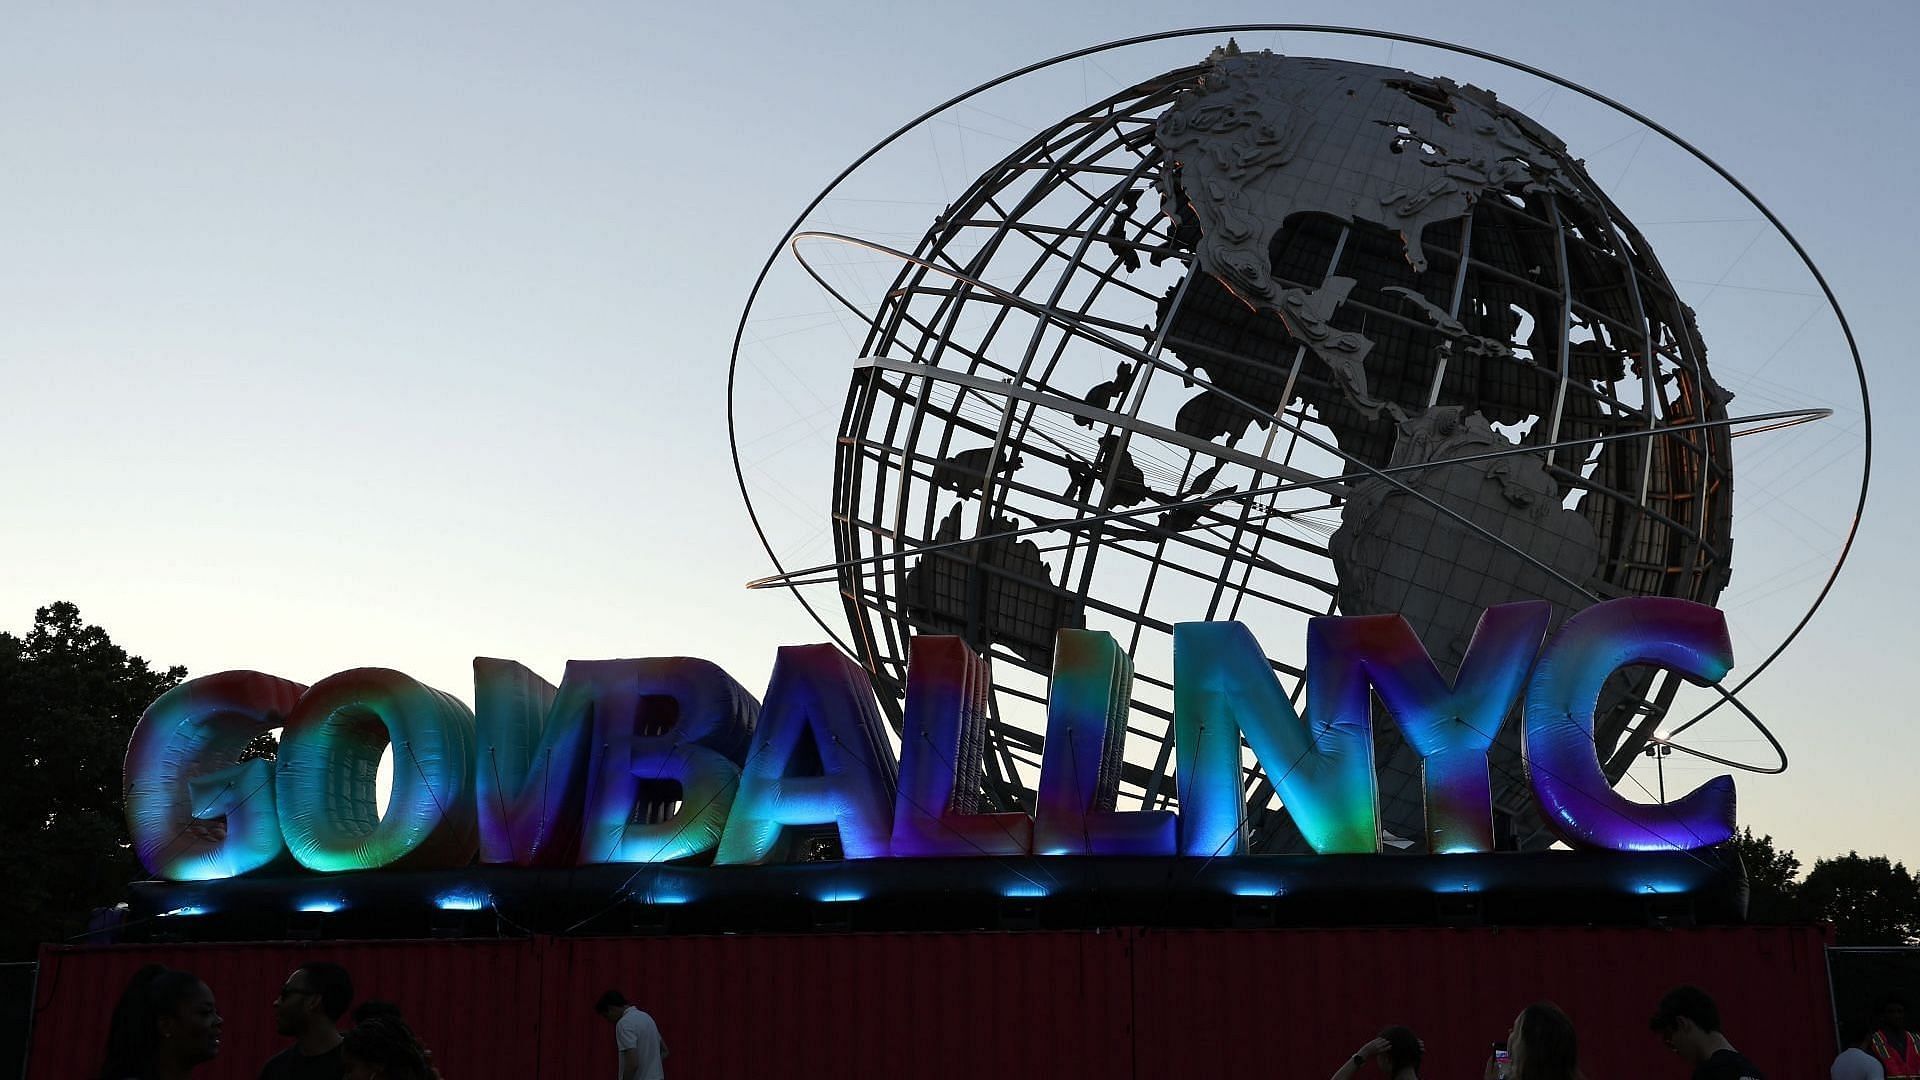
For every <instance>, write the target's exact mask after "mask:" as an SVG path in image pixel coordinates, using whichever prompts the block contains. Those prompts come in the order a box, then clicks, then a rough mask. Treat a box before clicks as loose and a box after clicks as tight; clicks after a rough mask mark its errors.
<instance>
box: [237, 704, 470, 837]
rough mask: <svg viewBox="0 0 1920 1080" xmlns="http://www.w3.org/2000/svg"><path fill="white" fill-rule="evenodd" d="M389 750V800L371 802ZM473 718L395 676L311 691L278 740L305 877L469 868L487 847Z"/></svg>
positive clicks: (286, 822)
mask: <svg viewBox="0 0 1920 1080" xmlns="http://www.w3.org/2000/svg"><path fill="white" fill-rule="evenodd" d="M389 743H391V745H392V746H393V792H392V795H391V797H390V798H389V800H388V803H387V812H386V815H385V816H384V817H383V816H381V815H380V813H379V809H378V806H377V805H376V803H375V801H374V773H375V772H376V770H377V769H378V768H379V765H380V754H381V751H382V750H384V749H385V748H386V747H387V745H388V744H389ZM473 765H474V731H473V714H472V713H471V712H468V711H467V707H466V706H465V705H463V704H461V703H460V701H459V699H457V698H455V697H453V696H452V695H450V694H445V693H442V692H441V691H438V690H435V689H433V688H432V687H430V686H426V685H423V684H421V683H419V682H417V681H415V680H414V679H412V678H410V677H408V676H406V675H403V674H401V673H400V672H398V671H392V670H389V669H387V668H355V669H353V670H351V671H343V672H340V673H339V674H337V675H330V676H328V677H327V678H325V679H322V680H320V681H319V682H317V683H315V684H314V685H313V687H312V688H311V689H309V690H308V691H307V692H306V694H305V695H304V696H302V697H301V699H300V703H299V704H298V705H297V706H295V707H294V710H293V715H291V716H289V717H287V724H286V728H285V729H284V731H283V732H282V734H281V737H280V761H279V766H278V776H277V777H276V779H275V790H276V792H277V793H278V795H279V799H280V830H281V833H282V835H284V836H285V837H286V840H287V848H288V850H290V851H292V852H293V857H294V858H296V859H298V860H300V864H301V865H302V866H305V867H307V868H308V869H309V870H325V871H333V870H375V869H379V868H380V867H383V866H392V867H396V868H402V869H433V868H439V867H452V866H465V865H466V864H467V863H468V862H469V861H471V860H472V859H473V855H474V852H475V850H476V849H477V848H478V846H479V835H478V833H479V824H478V821H477V820H476V816H475V808H474V797H473Z"/></svg>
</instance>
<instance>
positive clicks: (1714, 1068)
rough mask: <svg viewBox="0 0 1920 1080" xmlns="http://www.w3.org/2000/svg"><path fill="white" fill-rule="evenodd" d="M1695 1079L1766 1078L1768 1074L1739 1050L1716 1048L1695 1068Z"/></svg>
mask: <svg viewBox="0 0 1920 1080" xmlns="http://www.w3.org/2000/svg"><path fill="white" fill-rule="evenodd" d="M1693 1080H1766V1074H1765V1073H1762V1072H1761V1071H1760V1067H1759V1066H1758V1065H1755V1064H1754V1063H1753V1062H1751V1061H1748V1060H1747V1056H1746V1055H1745V1054H1742V1053H1741V1052H1740V1051H1738V1050H1716V1051H1714V1054H1713V1056H1712V1057H1710V1058H1708V1059H1707V1060H1705V1061H1703V1062H1701V1063H1700V1064H1699V1065H1698V1066H1697V1067H1696V1068H1695V1069H1694V1070H1693Z"/></svg>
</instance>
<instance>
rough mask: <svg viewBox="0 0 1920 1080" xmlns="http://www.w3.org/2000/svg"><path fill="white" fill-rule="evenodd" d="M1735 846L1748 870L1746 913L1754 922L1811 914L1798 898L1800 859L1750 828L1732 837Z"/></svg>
mask: <svg viewBox="0 0 1920 1080" xmlns="http://www.w3.org/2000/svg"><path fill="white" fill-rule="evenodd" d="M1732 843H1733V847H1734V850H1736V851H1738V852H1739V853H1740V862H1741V863H1742V864H1743V865H1744V866H1745V867H1746V870H1747V917H1748V918H1750V919H1752V920H1753V921H1755V922H1799V921H1802V920H1805V919H1809V918H1811V917H1812V915H1811V914H1809V913H1808V912H1807V910H1806V908H1805V906H1804V905H1803V904H1802V903H1801V902H1800V897H1799V892H1800V882H1799V881H1798V880H1797V879H1798V877H1799V875H1800V859H1799V857H1798V856H1796V855H1794V853H1793V852H1791V851H1789V850H1787V849H1786V848H1783V847H1776V846H1775V845H1774V842H1773V837H1772V836H1771V835H1764V836H1757V837H1756V836H1754V835H1753V830H1752V829H1751V828H1746V829H1741V830H1740V835H1738V836H1736V837H1734V838H1733V841H1732Z"/></svg>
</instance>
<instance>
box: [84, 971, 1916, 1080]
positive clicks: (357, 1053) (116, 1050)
mask: <svg viewBox="0 0 1920 1080" xmlns="http://www.w3.org/2000/svg"><path fill="white" fill-rule="evenodd" d="M352 1005H353V980H352V978H351V977H350V976H349V975H348V973H347V970H346V969H345V968H343V967H341V966H340V965H339V964H334V963H328V962H325V961H315V962H313V963H308V964H302V965H301V966H300V967H298V968H296V969H294V971H293V973H292V974H290V975H288V976H287V981H286V983H285V984H284V985H282V986H281V988H280V993H279V996H278V997H276V998H275V999H274V1002H273V1014H274V1025H275V1028H276V1030H278V1031H279V1033H280V1034H281V1035H283V1036H285V1037H286V1038H288V1039H290V1040H291V1042H290V1043H289V1045H288V1046H287V1047H286V1048H285V1049H283V1050H282V1051H281V1052H280V1053H278V1054H275V1055H274V1056H273V1057H272V1058H269V1059H268V1060H267V1061H266V1062H265V1064H264V1065H263V1066H262V1067H261V1069H260V1080H443V1078H442V1077H441V1075H440V1073H439V1071H438V1070H437V1069H435V1068H434V1065H433V1053H432V1051H430V1050H428V1049H427V1047H426V1045H425V1044H424V1043H422V1042H421V1041H420V1038H419V1036H418V1035H416V1034H414V1031H413V1029H412V1028H411V1027H410V1026H408V1024H407V1021H406V1019H405V1018H404V1017H403V1016H402V1015H401V1012H400V1008H399V1006H397V1005H395V1004H393V1003H391V1002H385V1001H363V1002H361V1003H360V1004H359V1005H358V1006H353V1007H352V1008H351V1010H349V1006H352ZM593 1010H594V1012H595V1013H597V1014H598V1015H599V1016H600V1017H601V1018H602V1019H603V1020H605V1021H607V1022H608V1023H609V1024H612V1025H613V1029H614V1048H615V1052H616V1061H617V1065H618V1069H619V1072H618V1076H619V1078H620V1080H664V1077H665V1072H664V1066H663V1063H664V1061H665V1060H666V1057H667V1048H666V1044H665V1043H664V1042H663V1041H662V1040H661V1038H660V1029H659V1027H658V1026H657V1025H656V1024H655V1023H654V1020H653V1017H651V1016H649V1015H647V1014H646V1013H645V1012H642V1011H641V1010H640V1009H639V1007H638V1006H635V1005H634V1004H633V1003H631V1002H629V1001H628V1000H627V999H626V997H625V995H623V994H621V993H620V991H618V990H608V991H607V992H606V993H604V994H602V995H600V997H599V998H598V1000H596V1001H595V1002H594V1004H593ZM343 1018H350V1019H351V1021H352V1023H351V1026H349V1027H347V1028H345V1029H344V1030H342V1028H341V1022H342V1019H343ZM221 1024H222V1020H221V1017H220V1010H219V1007H218V1005H217V1004H216V1003H215V1001H214V996H213V991H212V990H211V989H209V988H208V987H207V984H206V983H204V982H202V981H201V980H200V979H198V978H196V977H194V976H193V975H191V974H188V973H187V972H184V971H175V970H173V969H170V968H165V967H161V966H159V965H157V964H155V965H149V966H148V967H145V968H142V969H141V970H140V971H139V972H137V973H136V974H135V975H134V977H133V979H132V980H131V981H130V982H129V983H128V984H127V987H126V990H125V991H124V992H123V993H122V994H121V995H120V1001H119V1003H118V1004H117V1005H116V1006H115V1008H114V1011H113V1019H112V1022H111V1025H110V1026H109V1029H108V1034H107V1046H106V1054H105V1061H104V1062H103V1064H102V1066H101V1068H100V1071H99V1073H98V1074H97V1076H98V1080H190V1078H191V1076H192V1074H193V1072H194V1070H195V1069H197V1068H199V1067H200V1066H201V1065H204V1064H206V1063H207V1062H209V1061H212V1060H213V1059H214V1058H215V1057H216V1056H217V1055H218V1054H219V1053H220V1028H221ZM1648 1026H1649V1027H1650V1028H1651V1029H1652V1031H1653V1033H1654V1034H1655V1035H1657V1036H1658V1037H1659V1038H1660V1039H1661V1041H1662V1042H1664V1043H1665V1044H1666V1047H1667V1049H1669V1050H1671V1051H1673V1052H1674V1053H1675V1054H1677V1055H1679V1057H1680V1058H1681V1060H1683V1061H1684V1062H1686V1063H1687V1064H1688V1065H1689V1066H1691V1067H1692V1070H1693V1072H1692V1076H1693V1080H1764V1078H1765V1075H1766V1074H1765V1073H1763V1072H1761V1070H1760V1067H1759V1066H1757V1065H1755V1064H1754V1063H1753V1062H1752V1061H1750V1060H1749V1059H1748V1058H1747V1057H1746V1055H1744V1054H1742V1053H1741V1052H1740V1051H1739V1050H1738V1049H1736V1048H1735V1047H1734V1045H1733V1043H1732V1042H1731V1041H1730V1040H1729V1039H1728V1037H1727V1034H1726V1032H1724V1031H1723V1030H1722V1029H1721V1026H1720V1009H1719V1006H1717V1005H1716V1004H1715V1003H1714V1000H1713V998H1712V997H1710V996H1708V995H1707V993H1706V992H1705V991H1703V990H1700V989H1699V988H1697V987H1692V986H1681V987H1677V988H1675V989H1674V990H1672V991H1670V992H1668V993H1667V995H1666V996H1665V997H1662V998H1661V999H1660V1002H1659V1004H1658V1005H1657V1006H1656V1007H1655V1009H1654V1013H1653V1018H1652V1020H1651V1021H1650V1022H1649V1025H1648ZM1844 1041H1845V1043H1846V1046H1845V1048H1844V1049H1843V1050H1842V1051H1841V1053H1840V1055H1839V1057H1837V1058H1835V1059H1834V1062H1833V1067H1832V1080H1920V1036H1916V1035H1915V1034H1914V1033H1913V1032H1911V1031H1909V1030H1908V1029H1907V1011H1906V1003H1905V1001H1904V1000H1902V999H1901V998H1899V997H1898V996H1894V995H1889V996H1887V997H1885V998H1883V999H1881V1001H1880V1002H1879V1003H1878V1005H1877V1006H1876V1009H1875V1013H1874V1016H1873V1017H1872V1018H1871V1019H1870V1020H1868V1019H1864V1018H1863V1019H1862V1020H1861V1021H1860V1022H1859V1023H1857V1024H1854V1025H1852V1026H1850V1027H1848V1028H1847V1029H1846V1031H1845V1034H1844ZM1425 1055H1426V1044H1425V1043H1424V1042H1422V1041H1421V1039H1420V1037H1419V1036H1418V1035H1416V1034H1414V1032H1413V1031H1412V1029H1410V1028H1407V1027H1404V1026H1400V1025H1395V1026H1391V1027H1387V1028H1384V1029H1382V1030H1381V1031H1380V1033H1379V1034H1378V1035H1377V1036H1375V1037H1374V1038H1372V1039H1371V1040H1369V1041H1368V1042H1367V1043H1366V1044H1365V1045H1363V1046H1361V1047H1360V1049H1359V1050H1357V1051H1355V1052H1354V1053H1353V1054H1352V1055H1351V1056H1350V1057H1348V1058H1347V1060H1345V1061H1343V1062H1341V1064H1340V1067H1339V1068H1338V1069H1337V1070H1336V1071H1335V1072H1334V1074H1333V1080H1359V1074H1360V1072H1361V1070H1363V1069H1365V1068H1366V1066H1367V1064H1368V1063H1369V1062H1373V1063H1374V1064H1375V1065H1377V1066H1378V1068H1379V1070H1380V1072H1381V1073H1383V1074H1385V1076H1386V1077H1387V1078H1388V1080H1419V1076H1420V1068H1421V1064H1422V1061H1423V1059H1424V1057H1425ZM1482 1078H1483V1080H1586V1076H1585V1074H1584V1073H1582V1072H1581V1069H1580V1044H1579V1039H1578V1037H1577V1035H1576V1033H1575V1031H1574V1024H1573V1020H1572V1019H1571V1018H1570V1017H1568V1016H1567V1014H1566V1013H1565V1012H1563V1011H1562V1010H1561V1009H1560V1008H1559V1007H1558V1006H1556V1005H1554V1004H1552V1003H1550V1002H1544V1001H1543V1002H1536V1003H1535V1004H1532V1005H1529V1006H1527V1007H1526V1008H1524V1009H1521V1010H1520V1013H1519V1015H1518V1016H1515V1017H1514V1020H1513V1027H1512V1029H1511V1030H1510V1031H1508V1033H1507V1037H1506V1039H1505V1040H1504V1041H1501V1042H1496V1043H1494V1044H1493V1045H1492V1047H1491V1052H1490V1054H1489V1056H1488V1058H1487V1060H1486V1064H1485V1067H1484V1069H1483V1072H1482Z"/></svg>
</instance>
